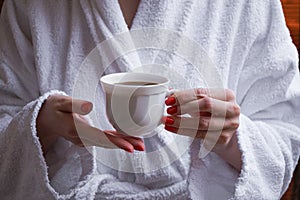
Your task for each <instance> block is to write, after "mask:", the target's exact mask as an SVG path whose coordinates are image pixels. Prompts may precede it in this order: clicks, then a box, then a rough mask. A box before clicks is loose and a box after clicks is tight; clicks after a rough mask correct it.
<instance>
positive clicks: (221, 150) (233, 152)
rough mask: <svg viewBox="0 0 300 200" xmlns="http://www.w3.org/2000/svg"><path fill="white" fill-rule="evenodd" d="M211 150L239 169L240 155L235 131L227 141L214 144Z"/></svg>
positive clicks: (240, 165)
mask: <svg viewBox="0 0 300 200" xmlns="http://www.w3.org/2000/svg"><path fill="white" fill-rule="evenodd" d="M213 152H214V153H216V154H218V155H219V156H220V157H221V158H222V159H223V160H225V161H226V162H227V163H229V164H230V165H231V166H233V167H234V168H235V169H236V170H238V171H240V170H241V168H242V155H241V151H240V149H239V147H238V140H237V132H235V133H234V134H233V136H232V137H231V139H230V140H229V142H228V143H226V144H222V145H220V144H219V145H218V144H217V145H216V146H215V147H214V148H213Z"/></svg>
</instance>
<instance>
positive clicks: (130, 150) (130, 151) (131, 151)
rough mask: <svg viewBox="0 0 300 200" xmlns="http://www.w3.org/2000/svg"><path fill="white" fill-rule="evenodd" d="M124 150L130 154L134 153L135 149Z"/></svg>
mask: <svg viewBox="0 0 300 200" xmlns="http://www.w3.org/2000/svg"><path fill="white" fill-rule="evenodd" d="M124 150H125V151H127V152H129V153H133V149H131V148H126V149H124Z"/></svg>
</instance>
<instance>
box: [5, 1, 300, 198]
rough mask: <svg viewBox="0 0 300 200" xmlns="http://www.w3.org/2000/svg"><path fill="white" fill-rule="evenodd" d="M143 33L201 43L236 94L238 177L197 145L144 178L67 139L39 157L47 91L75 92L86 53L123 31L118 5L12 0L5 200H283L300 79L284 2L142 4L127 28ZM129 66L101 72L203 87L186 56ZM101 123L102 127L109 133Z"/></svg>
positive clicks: (149, 58)
mask: <svg viewBox="0 0 300 200" xmlns="http://www.w3.org/2000/svg"><path fill="white" fill-rule="evenodd" d="M145 27H155V28H162V29H169V30H173V31H177V32H178V33H179V34H182V35H185V36H187V37H189V38H191V39H192V40H194V41H195V42H197V43H198V44H199V45H200V46H201V47H203V49H205V50H206V51H207V53H208V55H209V56H210V58H211V59H212V60H213V62H214V63H215V65H216V66H217V69H218V71H219V73H220V75H221V77H222V81H223V84H224V86H225V87H226V88H230V89H232V90H233V91H234V92H235V93H236V96H237V102H238V104H239V105H240V106H241V112H242V115H241V118H240V122H241V126H240V127H239V130H238V142H239V147H240V149H241V151H242V159H243V166H242V171H241V173H240V174H239V173H238V172H237V171H236V170H234V169H233V168H232V167H231V166H229V165H228V164H227V163H226V162H225V161H223V160H222V159H221V158H220V157H218V156H217V155H216V154H214V153H210V154H209V155H208V156H207V157H205V158H203V159H200V158H199V155H198V152H199V148H200V144H199V142H195V143H194V144H193V145H192V147H191V150H190V151H188V152H186V153H185V154H183V155H182V157H181V158H180V159H178V160H177V161H176V162H174V163H172V165H170V166H168V167H166V168H162V169H160V170H158V171H156V172H153V173H150V174H128V173H124V172H121V171H116V170H113V169H110V168H109V167H107V166H104V165H102V164H101V162H97V161H96V160H95V154H90V153H89V152H88V151H87V150H85V149H83V148H79V147H76V146H74V145H72V144H70V143H69V142H67V141H65V140H64V139H60V140H59V141H58V142H57V143H56V145H55V147H54V148H53V149H52V151H50V152H49V153H48V154H47V155H46V159H44V157H43V154H42V151H41V145H40V143H39V140H38V138H37V135H36V129H35V121H36V117H37V115H38V111H39V109H40V107H41V105H42V103H43V102H44V100H45V99H46V98H47V97H48V96H49V95H51V94H67V95H71V94H72V88H73V85H74V81H75V77H76V76H77V74H78V71H79V67H80V65H81V63H82V62H83V60H84V58H85V57H86V56H87V55H88V53H89V52H90V51H91V50H92V49H93V48H95V47H96V45H97V44H99V43H100V42H102V41H103V40H105V39H108V38H111V37H113V35H114V34H116V33H121V32H125V31H128V28H127V27H126V24H125V21H124V19H123V17H122V13H121V10H120V8H119V6H118V3H117V1H116V0H103V1H92V0H91V1H86V0H81V1H41V0H31V1H27V0H24V1H23V0H20V1H19V0H18V1H13V0H8V1H6V2H5V4H4V7H3V10H2V13H1V21H0V95H1V96H0V119H1V122H0V123H1V124H0V131H1V135H0V158H1V161H0V174H1V178H0V194H1V198H3V199H190V198H192V199H205V200H206V199H230V198H232V199H279V198H280V196H281V195H282V194H283V193H284V191H285V190H286V188H287V186H288V183H289V181H290V179H291V176H292V172H293V169H294V167H295V165H296V163H297V160H298V158H299V152H300V130H299V120H300V114H299V110H300V91H299V85H300V80H299V72H298V71H297V63H298V60H297V52H296V48H295V47H294V46H293V44H292V42H291V38H290V36H289V32H288V29H287V28H286V26H285V23H284V18H283V13H282V10H281V5H280V2H279V0H269V1H254V0H253V1H251V0H248V1H246V0H239V1H231V0H224V1H210V0H205V1H196V0H195V1H192V0H185V1H171V0H170V1H169V0H165V1H155V0H149V1H146V0H144V1H143V0H142V1H141V3H140V6H139V8H138V11H137V14H136V16H135V18H134V21H133V24H132V27H131V30H135V29H139V28H145ZM133 58H136V55H135V56H131V55H129V56H127V58H125V59H124V60H122V59H120V60H119V61H118V62H116V63H113V64H112V67H111V71H109V72H108V73H111V72H114V71H116V72H117V71H126V70H130V69H128V68H130V67H128V68H124V66H128V65H126V64H128V63H133V65H134V64H135V63H140V62H142V64H143V63H148V62H155V63H159V64H166V65H167V66H169V67H170V68H172V69H173V70H175V71H176V70H177V72H178V74H180V75H181V76H183V77H184V78H185V79H186V80H189V82H190V83H191V85H192V86H194V87H200V86H203V85H202V83H201V78H199V77H194V73H193V68H192V66H190V64H189V63H187V62H186V61H185V60H183V59H181V58H178V57H176V56H175V57H174V56H173V57H172V56H170V55H167V54H166V53H165V52H159V51H155V50H141V51H140V52H139V61H137V60H135V59H133ZM122 64H124V65H122ZM198 81H199V82H198ZM173 86H175V87H176V88H186V87H188V86H186V85H182V83H181V82H177V83H176V82H175V83H174V85H173ZM49 91H50V92H49ZM59 91H63V92H59ZM102 103H103V101H102ZM99 106H100V108H99V109H101V104H100V105H99ZM102 106H103V105H102ZM102 108H103V107H102ZM97 109H98V108H97ZM103 113H104V112H103ZM101 116H103V115H101ZM105 123H106V121H105V120H103V124H102V125H101V126H102V127H106V126H107V127H110V126H109V125H108V124H105ZM163 136H168V133H164V132H162V133H161V134H159V135H157V136H155V137H153V138H150V139H149V140H145V143H146V148H147V145H148V146H149V145H150V146H151V145H153V146H159V145H162V144H163V143H164V140H165V139H166V137H163ZM170 137H171V136H170ZM173 137H175V136H173ZM93 152H94V151H93ZM94 153H95V152H94ZM122 154H125V153H124V152H122V151H117V152H116V154H115V155H122ZM125 156H126V158H127V159H132V158H131V157H134V156H136V157H138V155H136V154H134V156H130V155H127V154H125ZM133 162H135V160H134V159H133Z"/></svg>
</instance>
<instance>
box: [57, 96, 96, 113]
mask: <svg viewBox="0 0 300 200" xmlns="http://www.w3.org/2000/svg"><path fill="white" fill-rule="evenodd" d="M56 106H57V109H58V110H59V111H62V112H74V113H77V114H80V115H86V114H88V113H89V112H91V110H92V109H93V104H92V103H91V102H89V101H85V100H79V99H72V98H71V97H68V96H59V97H58V98H57V99H56Z"/></svg>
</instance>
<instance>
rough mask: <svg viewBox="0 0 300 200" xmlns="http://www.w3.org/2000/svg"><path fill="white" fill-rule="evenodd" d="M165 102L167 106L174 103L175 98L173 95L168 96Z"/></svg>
mask: <svg viewBox="0 0 300 200" xmlns="http://www.w3.org/2000/svg"><path fill="white" fill-rule="evenodd" d="M165 103H166V105H167V106H171V105H173V104H175V103H176V98H175V97H169V98H167V100H166V101H165Z"/></svg>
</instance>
